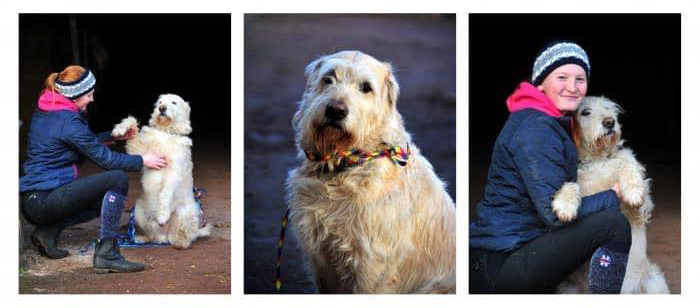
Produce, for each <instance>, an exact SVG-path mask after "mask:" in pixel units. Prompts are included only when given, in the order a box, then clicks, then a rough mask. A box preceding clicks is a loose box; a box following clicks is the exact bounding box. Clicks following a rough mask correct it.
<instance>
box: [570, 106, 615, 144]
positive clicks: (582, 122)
mask: <svg viewBox="0 0 700 308" xmlns="http://www.w3.org/2000/svg"><path fill="white" fill-rule="evenodd" d="M621 112H622V109H621V108H620V106H619V105H618V104H617V103H615V102H613V101H611V100H609V99H607V98H605V97H602V96H587V97H585V98H584V99H583V101H581V104H580V105H579V107H578V109H576V114H575V118H576V127H575V129H574V139H575V140H576V141H577V146H578V147H579V148H581V147H584V148H593V147H598V148H600V147H610V146H616V145H617V143H618V141H619V140H620V134H621V130H620V129H621V128H622V126H621V125H620V122H619V121H618V115H619V114H620V113H621Z"/></svg>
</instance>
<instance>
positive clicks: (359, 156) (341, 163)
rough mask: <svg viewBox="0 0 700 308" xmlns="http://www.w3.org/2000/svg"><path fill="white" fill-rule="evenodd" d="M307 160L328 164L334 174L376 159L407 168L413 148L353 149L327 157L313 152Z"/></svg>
mask: <svg viewBox="0 0 700 308" xmlns="http://www.w3.org/2000/svg"><path fill="white" fill-rule="evenodd" d="M305 153H306V158H307V159H309V160H311V161H316V162H322V163H326V165H327V166H328V169H329V170H330V171H331V172H332V171H333V170H334V169H336V168H339V169H341V170H342V169H343V168H346V167H353V166H357V165H361V164H363V163H365V162H368V161H370V160H372V159H375V158H381V157H387V158H389V159H391V161H393V162H394V163H395V164H397V165H399V166H402V167H403V166H406V164H407V163H408V157H409V156H410V155H411V148H410V147H409V146H408V144H406V149H403V148H401V147H399V146H392V147H390V148H388V149H386V150H382V151H373V152H366V151H364V150H362V149H357V148H352V149H348V150H345V151H339V152H336V153H334V154H328V155H326V156H319V155H317V154H314V153H313V152H312V151H305Z"/></svg>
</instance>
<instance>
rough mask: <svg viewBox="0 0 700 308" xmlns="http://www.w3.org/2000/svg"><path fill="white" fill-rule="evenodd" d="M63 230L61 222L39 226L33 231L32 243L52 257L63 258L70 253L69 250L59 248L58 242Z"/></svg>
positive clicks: (43, 253) (40, 251)
mask: <svg viewBox="0 0 700 308" xmlns="http://www.w3.org/2000/svg"><path fill="white" fill-rule="evenodd" d="M61 231H63V226H62V225H60V224H56V225H49V226H37V227H36V229H34V232H33V233H32V243H34V246H36V247H37V248H38V249H39V253H41V254H42V255H44V256H47V257H49V258H51V259H63V258H65V257H67V256H68V255H69V253H68V251H67V250H63V249H58V247H56V243H57V242H58V237H59V236H60V235H61Z"/></svg>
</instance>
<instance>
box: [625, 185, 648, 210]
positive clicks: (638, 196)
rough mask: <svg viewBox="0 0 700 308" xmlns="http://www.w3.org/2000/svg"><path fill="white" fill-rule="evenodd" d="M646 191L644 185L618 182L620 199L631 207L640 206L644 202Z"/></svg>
mask: <svg viewBox="0 0 700 308" xmlns="http://www.w3.org/2000/svg"><path fill="white" fill-rule="evenodd" d="M646 193H647V191H646V189H645V187H644V185H635V184H629V183H625V182H622V183H620V199H622V202H623V203H625V204H627V205H629V206H631V207H633V208H637V207H640V206H641V205H642V204H643V203H644V196H645V195H646Z"/></svg>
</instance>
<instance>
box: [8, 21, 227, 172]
mask: <svg viewBox="0 0 700 308" xmlns="http://www.w3.org/2000/svg"><path fill="white" fill-rule="evenodd" d="M71 23H73V25H75V27H74V31H72V29H71ZM19 29H20V35H19V43H20V44H19V46H20V61H19V63H20V67H19V69H20V72H19V73H20V74H19V78H20V118H21V120H22V122H23V125H22V128H21V131H20V153H21V154H20V155H21V157H22V158H23V157H24V148H25V146H26V134H27V129H28V127H29V123H30V121H31V116H32V114H33V113H34V110H35V109H36V101H37V98H38V97H39V94H40V92H41V91H42V89H43V84H44V80H46V77H48V75H49V74H50V73H52V72H60V71H62V70H63V69H64V68H65V67H67V66H68V65H71V64H79V65H81V66H83V67H86V68H89V69H91V70H92V71H93V73H94V74H95V76H96V78H97V86H96V89H95V101H94V102H92V103H91V104H90V105H89V106H88V108H87V110H88V122H89V123H90V128H91V130H92V131H93V132H96V133H97V132H102V131H108V130H111V129H112V128H113V127H114V125H115V124H117V123H118V122H119V121H120V120H121V119H122V118H124V117H126V116H127V115H129V114H130V115H133V116H135V117H136V118H137V119H138V120H139V123H140V124H142V125H144V124H147V123H148V119H149V117H150V114H151V112H152V110H153V104H154V103H155V102H156V100H157V98H158V95H160V94H163V93H173V94H177V95H179V96H181V97H182V98H183V99H185V100H186V101H188V102H189V103H190V107H191V108H192V112H191V115H190V118H191V123H192V128H193V131H192V134H191V136H190V137H192V139H193V140H194V142H195V144H200V145H201V144H203V143H216V144H217V145H218V146H220V147H221V148H222V149H223V148H225V149H226V150H228V149H229V147H230V140H231V123H230V122H231V121H230V114H231V112H230V111H231V69H230V68H231V16H230V15H229V14H208V15H171V14H168V15H165V14H137V15H132V14H129V15H127V14H73V15H70V14H20V18H19ZM195 148H196V147H195Z"/></svg>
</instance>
